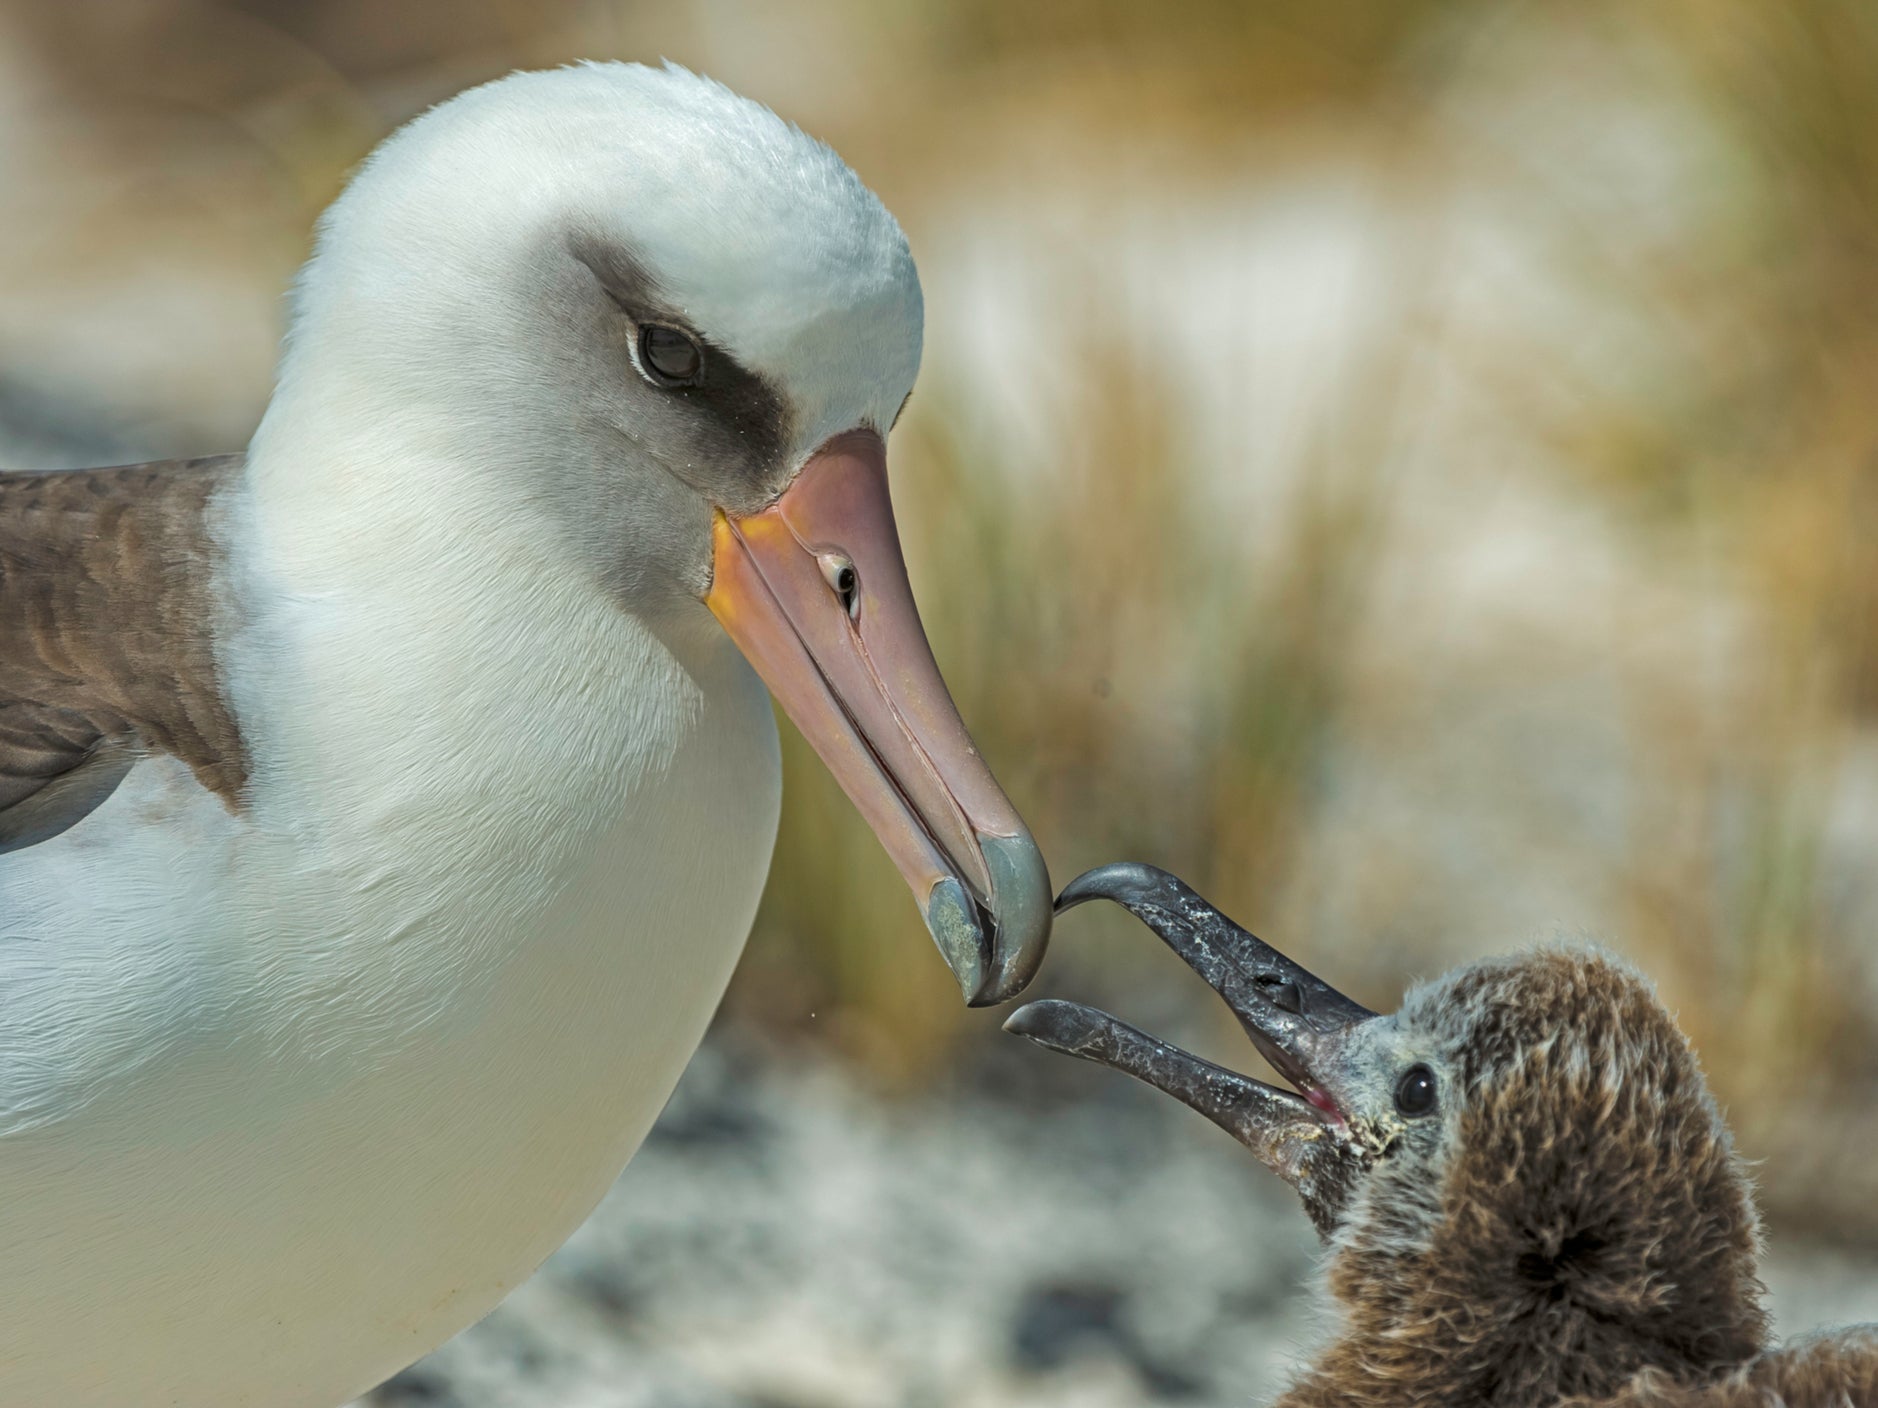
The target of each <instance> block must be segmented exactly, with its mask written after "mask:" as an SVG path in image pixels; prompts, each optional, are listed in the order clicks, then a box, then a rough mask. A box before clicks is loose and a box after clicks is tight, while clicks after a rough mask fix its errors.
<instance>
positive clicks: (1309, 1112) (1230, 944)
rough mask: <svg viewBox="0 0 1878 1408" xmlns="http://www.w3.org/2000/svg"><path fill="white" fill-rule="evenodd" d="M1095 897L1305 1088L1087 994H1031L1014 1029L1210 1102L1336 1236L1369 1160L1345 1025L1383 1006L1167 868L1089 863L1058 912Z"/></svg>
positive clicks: (1210, 1113)
mask: <svg viewBox="0 0 1878 1408" xmlns="http://www.w3.org/2000/svg"><path fill="white" fill-rule="evenodd" d="M1092 899H1107V900H1113V901H1114V902H1115V903H1116V904H1119V905H1121V906H1122V907H1123V908H1124V909H1126V910H1128V911H1129V912H1130V913H1131V914H1133V915H1135V916H1136V917H1137V918H1138V919H1140V920H1141V921H1142V922H1143V923H1145V924H1146V925H1147V926H1148V927H1149V928H1150V929H1152V930H1153V931H1154V932H1155V933H1156V934H1158V935H1159V936H1160V938H1161V939H1162V941H1163V942H1164V943H1166V944H1167V946H1168V947H1169V948H1171V949H1172V950H1173V951H1174V952H1175V953H1177V954H1179V955H1180V957H1181V958H1182V959H1183V960H1185V962H1186V963H1187V965H1188V966H1189V967H1190V968H1192V969H1193V970H1194V971H1195V972H1196V973H1198V974H1199V975H1200V976H1201V977H1202V978H1204V979H1205V980H1206V982H1207V985H1208V986H1210V987H1211V988H1212V989H1213V990H1214V991H1215V992H1217V993H1218V994H1219V995H1220V996H1221V997H1222V998H1223V999H1225V1002H1226V1005H1227V1007H1229V1008H1230V1009H1231V1010H1232V1013H1233V1015H1234V1016H1235V1017H1236V1018H1238V1020H1239V1024H1240V1026H1242V1027H1243V1028H1244V1029H1245V1032H1246V1035H1248V1036H1249V1037H1251V1039H1252V1042H1253V1044H1254V1045H1255V1046H1257V1047H1258V1049H1259V1051H1260V1053H1261V1054H1262V1055H1263V1056H1264V1057H1265V1059H1266V1060H1267V1061H1269V1062H1270V1063H1271V1065H1272V1067H1273V1069H1274V1070H1276V1071H1277V1072H1278V1073H1279V1074H1280V1075H1282V1076H1283V1077H1284V1078H1285V1079H1286V1080H1288V1081H1290V1082H1291V1083H1292V1084H1293V1085H1294V1086H1296V1087H1297V1091H1296V1093H1293V1092H1292V1091H1289V1090H1283V1089H1280V1088H1278V1087H1277V1086H1272V1085H1266V1084H1264V1083H1263V1082H1261V1081H1256V1080H1253V1079H1251V1078H1250V1077H1249V1076H1242V1075H1240V1074H1238V1073H1237V1072H1236V1071H1229V1070H1227V1069H1225V1068H1224V1067H1222V1066H1216V1065H1214V1064H1213V1063H1212V1062H1210V1061H1203V1060H1201V1059H1200V1058H1199V1057H1197V1056H1194V1055H1192V1054H1190V1053H1188V1052H1186V1051H1182V1050H1181V1049H1180V1048H1179V1047H1176V1046H1172V1045H1169V1044H1168V1043H1167V1042H1164V1041H1162V1040H1160V1039H1159V1038H1158V1037H1152V1036H1149V1035H1147V1034H1146V1033H1145V1032H1141V1031H1138V1030H1136V1029H1135V1028H1134V1027H1131V1026H1129V1025H1128V1024H1127V1023H1125V1022H1122V1021H1120V1020H1118V1019H1117V1018H1115V1017H1112V1016H1110V1015H1109V1014H1108V1013H1106V1012H1102V1011H1099V1010H1097V1009H1095V1008H1093V1007H1085V1006H1083V1005H1081V1004H1080V1003H1074V1002H1062V1001H1057V1000H1054V999H1047V1000H1045V1001H1042V1002H1032V1003H1027V1004H1026V1005H1025V1006H1023V1007H1021V1008H1019V1009H1018V1010H1017V1011H1016V1012H1014V1013H1012V1014H1011V1016H1010V1019H1009V1020H1008V1021H1006V1022H1005V1024H1004V1029H1005V1030H1006V1031H1008V1032H1012V1033H1015V1034H1016V1035H1018V1036H1022V1037H1027V1038H1028V1039H1030V1040H1031V1041H1034V1042H1036V1043H1037V1044H1038V1045H1039V1046H1044V1047H1047V1048H1049V1049H1050V1050H1052V1051H1060V1052H1063V1053H1064V1054H1065V1055H1069V1056H1076V1057H1080V1058H1081V1059H1083V1060H1085V1061H1094V1062H1096V1063H1097V1064H1098V1065H1103V1066H1110V1067H1113V1068H1114V1069H1115V1070H1118V1071H1121V1072H1123V1073H1124V1074H1127V1075H1131V1076H1133V1077H1135V1079H1137V1080H1140V1081H1144V1082H1146V1083H1147V1084H1149V1085H1151V1086H1154V1087H1155V1088H1156V1089H1157V1090H1162V1091H1165V1092H1166V1093H1167V1094H1169V1095H1171V1096H1173V1097H1174V1098H1175V1099H1176V1100H1179V1101H1180V1102H1182V1103H1183V1104H1185V1105H1188V1106H1191V1107H1192V1108H1193V1109H1195V1110H1198V1111H1199V1112H1200V1113H1201V1114H1203V1115H1205V1116H1206V1117H1207V1118H1208V1119H1210V1120H1212V1121H1213V1122H1214V1123H1215V1124H1217V1125H1219V1126H1220V1128H1222V1129H1224V1130H1225V1131H1226V1132H1227V1133H1228V1134H1230V1135H1232V1136H1233V1138H1235V1139H1237V1140H1238V1141H1239V1142H1240V1143H1241V1144H1244V1145H1245V1146H1246V1147H1247V1148H1248V1149H1250V1150H1251V1151H1252V1153H1253V1154H1254V1155H1255V1156H1256V1157H1257V1158H1258V1159H1259V1161H1260V1162H1261V1163H1263V1164H1265V1165H1266V1166H1267V1167H1268V1168H1270V1169H1271V1170H1272V1171H1273V1172H1274V1173H1276V1174H1278V1175H1279V1176H1280V1177H1281V1178H1283V1179H1284V1180H1285V1181H1286V1182H1288V1183H1290V1184H1291V1185H1292V1186H1293V1187H1294V1188H1296V1189H1297V1190H1298V1192H1299V1194H1300V1195H1301V1196H1302V1197H1303V1199H1304V1205H1305V1208H1306V1210H1307V1211H1308V1212H1309V1213H1310V1215H1311V1218H1312V1220H1313V1221H1314V1222H1316V1224H1317V1226H1318V1230H1319V1231H1320V1232H1325V1233H1327V1232H1328V1229H1329V1226H1330V1224H1331V1223H1332V1222H1334V1220H1335V1217H1336V1214H1337V1211H1338V1209H1339V1208H1340V1206H1341V1204H1342V1201H1343V1198H1342V1190H1344V1189H1345V1188H1346V1187H1347V1185H1348V1183H1349V1180H1350V1179H1351V1177H1352V1174H1353V1169H1354V1165H1355V1163H1356V1162H1358V1161H1360V1160H1361V1158H1362V1157H1363V1154H1362V1151H1361V1149H1360V1147H1359V1146H1358V1144H1357V1143H1356V1142H1355V1141H1354V1140H1353V1139H1352V1137H1351V1132H1350V1129H1349V1122H1348V1121H1347V1119H1346V1118H1345V1116H1344V1113H1343V1111H1342V1110H1341V1109H1340V1108H1339V1107H1338V1105H1337V1102H1336V1099H1335V1097H1334V1095H1333V1094H1332V1090H1333V1084H1334V1083H1333V1081H1332V1080H1331V1079H1329V1078H1328V1072H1329V1071H1330V1070H1331V1069H1332V1068H1333V1067H1334V1066H1335V1064H1336V1047H1337V1045H1338V1044H1339V1042H1340V1040H1341V1039H1342V1037H1343V1036H1344V1034H1345V1033H1347V1032H1348V1031H1349V1030H1350V1028H1352V1027H1354V1026H1356V1025H1357V1024H1358V1023H1361V1022H1365V1021H1368V1020H1370V1019H1371V1018H1373V1017H1374V1016H1375V1015H1376V1014H1375V1013H1374V1012H1371V1011H1370V1010H1369V1009H1368V1008H1367V1007H1364V1006H1362V1005H1361V1004H1360V1003H1357V1002H1354V1001H1352V1000H1351V999H1350V998H1348V997H1345V996H1344V995H1343V994H1342V993H1340V992H1338V991H1337V990H1336V989H1335V988H1333V987H1331V986H1330V985H1329V984H1328V983H1325V982H1324V981H1323V980H1322V979H1320V978H1318V977H1316V976H1315V975H1314V974H1312V973H1310V972H1308V971H1307V970H1306V969H1304V968H1303V967H1301V966H1300V965H1298V964H1296V963H1293V962H1292V961H1291V960H1290V959H1289V958H1286V957H1285V956H1284V955H1283V954H1282V953H1280V952H1278V950H1276V949H1274V948H1272V947H1271V946H1270V945H1269V944H1266V943H1264V942H1262V941H1261V940H1259V939H1257V938H1255V937H1254V936H1253V935H1251V934H1249V933H1247V932H1246V931H1245V930H1244V929H1242V928H1240V927H1239V926H1238V925H1237V924H1235V923H1233V922H1232V920H1230V919H1228V918H1227V917H1226V916H1225V915H1223V914H1221V913H1220V912H1219V911H1218V910H1217V909H1215V908H1214V907H1213V906H1212V905H1210V904H1208V903H1207V902H1206V901H1205V900H1204V899H1202V898H1201V897H1200V896H1199V895H1198V894H1196V893H1195V892H1194V891H1193V890H1192V889H1190V888H1189V887H1188V886H1187V885H1186V884H1184V883H1183V882H1182V881H1180V880H1179V879H1177V878H1176V877H1174V876H1172V875H1169V874H1168V873H1167V872H1166V871H1164V870H1157V869H1155V868H1154V867H1153V866H1149V865H1139V864H1132V863H1124V864H1118V865H1107V866H1103V867H1101V868H1100V869H1097V870H1092V871H1089V872H1088V873H1087V874H1084V875H1081V876H1078V877H1077V878H1076V879H1075V880H1073V881H1072V882H1070V884H1069V885H1068V887H1067V888H1065V889H1064V891H1063V893H1062V895H1061V896H1059V897H1058V899H1057V910H1058V912H1059V913H1060V912H1061V911H1063V910H1066V909H1070V908H1073V907H1074V906H1076V905H1079V904H1082V903H1083V902H1085V901H1087V900H1092Z"/></svg>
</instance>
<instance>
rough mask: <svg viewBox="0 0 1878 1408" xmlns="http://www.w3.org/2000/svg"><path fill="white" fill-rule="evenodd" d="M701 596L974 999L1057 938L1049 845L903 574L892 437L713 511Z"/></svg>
mask: <svg viewBox="0 0 1878 1408" xmlns="http://www.w3.org/2000/svg"><path fill="white" fill-rule="evenodd" d="M712 551H713V566H714V576H713V580H712V585H711V591H710V594H709V595H708V596H707V597H706V598H705V601H706V604H708V605H709V606H710V608H711V610H712V611H713V612H714V613H716V616H717V619H718V620H719V621H720V622H722V623H723V626H724V629H725V630H726V631H728V632H729V633H730V638H731V639H732V640H734V641H735V642H736V643H737V646H738V648H739V649H740V650H742V651H743V653H744V655H745V656H746V657H747V658H748V659H749V661H750V663H751V664H752V665H753V666H755V667H756V671H757V673H758V674H759V675H761V676H762V677H763V681H764V683H766V684H767V685H768V686H769V687H770V691H771V692H772V693H773V694H774V695H775V696H776V698H777V700H778V701H779V702H780V703H781V704H782V706H783V710H784V712H786V713H787V714H788V715H789V717H790V719H791V720H793V721H794V723H795V725H796V727H797V728H799V729H801V730H802V733H803V736H804V737H806V738H807V739H808V740H809V742H810V744H811V745H813V747H814V748H815V751H816V753H818V754H819V755H820V756H821V759H822V761H823V762H824V763H826V764H827V765H828V768H829V771H831V772H832V773H834V775H835V778H836V780H837V781H839V782H840V784H841V786H842V790H843V791H845V792H846V793H847V794H848V797H849V798H850V799H851V800H852V801H853V803H854V805H855V806H856V807H858V808H859V809H860V812H861V815H862V816H864V817H865V818H866V819H867V822H868V824H869V825H870V826H872V827H873V828H874V834H875V835H877V836H879V837H880V840H881V844H883V845H884V846H886V848H887V852H888V854H889V855H891V856H892V857H893V861H894V864H895V865H896V866H898V867H899V870H900V873H901V875H903V876H905V877H906V882H907V884H908V885H910V886H912V888H913V895H914V897H915V898H916V899H917V900H918V901H919V904H920V908H921V911H922V912H923V913H924V915H925V917H926V926H927V928H928V929H930V930H931V931H932V936H933V940H934V942H935V943H937V944H938V946H939V952H940V953H941V954H942V955H943V956H944V957H945V960H946V962H947V964H949V965H950V966H951V969H952V972H953V974H954V975H955V976H956V977H957V978H958V981H959V986H960V988H961V989H963V991H964V993H965V1000H966V1001H967V1002H968V1003H970V1004H971V1005H973V1006H975V1007H977V1006H985V1005H988V1004H991V1003H996V1002H1003V1001H1005V1000H1006V999H1008V998H1011V997H1014V996H1015V995H1016V994H1017V993H1019V992H1021V991H1022V990H1023V988H1024V985H1025V984H1026V983H1028V982H1029V981H1030V979H1031V978H1032V976H1034V975H1035V973H1036V971H1037V967H1038V965H1039V964H1040V963H1041V962H1042V961H1043V952H1044V947H1045V944H1046V943H1047V942H1048V939H1049V934H1050V915H1051V894H1050V877H1049V873H1048V871H1047V870H1046V869H1045V868H1044V863H1043V853H1042V852H1041V851H1039V850H1038V849H1037V843H1036V842H1035V841H1033V840H1032V839H1031V836H1030V832H1029V831H1028V830H1027V829H1026V828H1025V826H1024V823H1023V820H1022V818H1020V817H1019V816H1018V814H1017V811H1016V809H1015V808H1014V807H1012V805H1011V803H1010V800H1009V799H1008V798H1007V797H1006V796H1005V795H1004V793H1003V791H1002V790H1000V788H999V787H998V784H997V781H996V779H994V778H993V777H992V775H991V771H990V769H989V768H987V767H986V766H985V763H984V760H983V759H982V758H980V757H979V756H978V749H977V748H976V747H974V746H973V744H972V740H971V737H970V735H969V734H967V733H966V731H965V725H964V723H963V721H962V720H960V718H959V715H958V711H957V709H955V708H954V707H953V705H952V699H951V696H950V695H948V694H947V693H946V687H945V681H944V680H942V679H941V678H940V677H939V667H938V666H937V665H936V664H935V663H934V662H933V657H932V649H931V647H930V646H928V645H927V643H926V633H925V631H924V630H923V629H922V628H921V626H920V620H919V610H918V608H917V607H915V606H914V604H913V592H912V588H911V587H910V586H909V585H908V584H907V579H906V563H905V561H904V560H903V559H902V557H901V555H900V539H899V535H898V534H897V533H896V532H895V530H894V522H893V505H892V502H891V500H890V498H889V497H888V493H887V447H886V444H885V443H884V442H883V441H882V440H881V438H880V436H879V435H877V434H875V433H874V432H873V431H871V430H854V431H849V432H847V433H845V434H842V435H837V436H836V437H835V438H834V439H832V440H830V441H829V442H828V443H827V444H825V445H824V446H822V448H821V449H820V450H818V451H816V452H815V454H814V455H813V456H811V457H810V459H809V461H808V463H807V464H805V465H804V466H803V467H802V471H801V473H800V474H798V475H797V476H796V478H795V480H794V482H792V483H791V484H790V486H789V487H788V488H787V489H786V490H784V491H783V493H782V495H781V496H780V497H779V498H778V499H777V500H776V501H775V502H774V503H772V504H771V505H770V506H769V507H768V508H766V509H764V510H763V511H762V512H760V513H755V514H750V515H748V516H744V517H733V516H730V515H728V514H725V513H723V512H721V511H720V512H719V514H718V516H717V522H716V526H715V529H714V532H713V542H712Z"/></svg>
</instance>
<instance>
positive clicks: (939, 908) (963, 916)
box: [926, 876, 985, 1006]
mask: <svg viewBox="0 0 1878 1408" xmlns="http://www.w3.org/2000/svg"><path fill="white" fill-rule="evenodd" d="M926 928H927V929H928V930H929V931H930V932H931V934H932V940H933V943H935V944H936V945H938V948H939V954H940V956H941V957H942V958H944V959H945V961H946V967H948V968H950V969H951V970H952V976H953V977H955V978H957V979H958V983H959V990H960V991H961V992H962V993H963V994H964V995H965V1001H966V1003H967V1004H968V1005H970V1006H979V1005H980V1004H981V1002H982V1000H983V996H984V994H983V990H984V987H985V936H984V931H983V930H982V929H980V928H979V926H978V916H977V913H976V909H975V907H974V906H973V904H972V902H971V900H970V899H969V898H968V897H967V896H966V893H965V887H964V886H963V885H961V884H960V883H959V882H958V881H957V880H955V879H953V878H952V877H951V876H947V877H946V878H945V879H943V880H941V881H940V882H939V883H938V884H937V885H934V886H933V887H932V893H931V894H929V895H928V896H927V897H926Z"/></svg>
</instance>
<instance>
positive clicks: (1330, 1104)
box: [1304, 1090, 1343, 1119]
mask: <svg viewBox="0 0 1878 1408" xmlns="http://www.w3.org/2000/svg"><path fill="white" fill-rule="evenodd" d="M1304 1098H1305V1099H1306V1100H1309V1101H1310V1102H1311V1103H1312V1104H1313V1105H1315V1106H1317V1108H1318V1109H1320V1110H1322V1111H1323V1112H1324V1113H1325V1114H1327V1115H1335V1116H1336V1117H1337V1118H1338V1119H1342V1118H1343V1111H1342V1110H1339V1109H1338V1108H1337V1102H1336V1101H1335V1100H1332V1099H1331V1098H1330V1097H1329V1096H1328V1095H1326V1094H1324V1092H1323V1091H1321V1090H1307V1091H1305V1092H1304Z"/></svg>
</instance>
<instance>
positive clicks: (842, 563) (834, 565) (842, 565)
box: [817, 552, 861, 620]
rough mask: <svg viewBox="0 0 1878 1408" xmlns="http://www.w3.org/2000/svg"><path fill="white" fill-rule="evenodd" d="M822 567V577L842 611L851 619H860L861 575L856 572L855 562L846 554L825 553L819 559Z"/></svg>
mask: <svg viewBox="0 0 1878 1408" xmlns="http://www.w3.org/2000/svg"><path fill="white" fill-rule="evenodd" d="M817 561H819V562H820V563H821V565H822V576H823V577H824V578H825V579H826V580H827V582H828V589H829V590H830V591H832V592H833V593H834V594H835V596H836V597H837V598H838V599H839V600H840V602H841V609H842V610H843V611H845V612H847V613H848V616H849V619H851V620H852V619H858V618H859V617H860V614H861V574H860V573H858V572H856V571H855V570H854V560H853V559H852V558H850V557H849V556H848V555H847V554H846V553H840V552H825V553H822V554H821V555H820V556H819V557H818V558H817Z"/></svg>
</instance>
